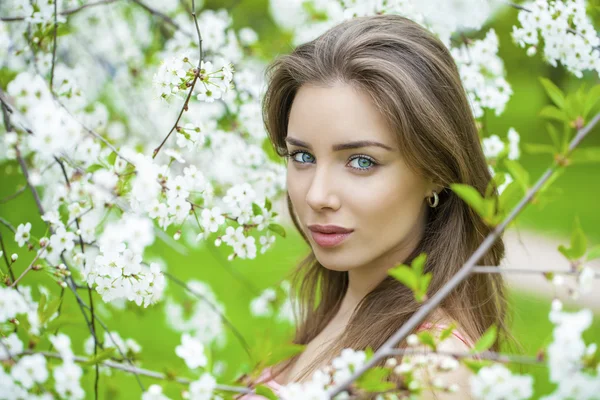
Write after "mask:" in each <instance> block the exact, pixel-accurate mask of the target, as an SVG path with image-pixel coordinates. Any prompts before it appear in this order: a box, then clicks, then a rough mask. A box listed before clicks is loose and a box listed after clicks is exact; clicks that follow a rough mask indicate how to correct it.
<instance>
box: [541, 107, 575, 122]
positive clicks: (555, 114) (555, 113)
mask: <svg viewBox="0 0 600 400" xmlns="http://www.w3.org/2000/svg"><path fill="white" fill-rule="evenodd" d="M538 115H539V116H540V117H543V118H547V119H554V120H557V121H561V122H568V121H569V117H568V116H567V113H565V112H564V111H562V110H559V109H558V108H556V107H554V106H546V107H544V108H542V109H541V110H540V113H539V114H538Z"/></svg>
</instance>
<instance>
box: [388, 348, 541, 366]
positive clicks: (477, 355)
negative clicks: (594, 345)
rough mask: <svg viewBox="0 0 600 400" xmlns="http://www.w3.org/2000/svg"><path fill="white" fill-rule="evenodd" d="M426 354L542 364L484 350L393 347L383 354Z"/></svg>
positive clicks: (531, 358)
mask: <svg viewBox="0 0 600 400" xmlns="http://www.w3.org/2000/svg"><path fill="white" fill-rule="evenodd" d="M427 354H439V355H441V356H449V357H453V358H455V359H463V358H477V359H482V360H491V361H497V362H500V363H503V364H508V363H516V364H528V365H539V364H544V361H543V360H540V359H539V358H536V357H530V356H521V355H513V354H500V353H496V352H493V351H484V352H481V353H461V352H453V351H444V350H436V351H423V350H421V349H393V350H390V351H389V352H388V353H386V354H385V357H391V356H416V355H427Z"/></svg>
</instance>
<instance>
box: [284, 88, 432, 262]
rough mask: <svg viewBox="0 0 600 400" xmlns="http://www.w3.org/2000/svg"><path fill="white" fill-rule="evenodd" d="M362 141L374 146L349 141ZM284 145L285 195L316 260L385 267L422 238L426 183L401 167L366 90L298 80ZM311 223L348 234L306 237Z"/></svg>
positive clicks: (396, 150) (391, 139)
mask: <svg viewBox="0 0 600 400" xmlns="http://www.w3.org/2000/svg"><path fill="white" fill-rule="evenodd" d="M366 141H368V142H372V143H373V144H371V145H369V144H366V143H362V144H360V143H359V144H357V145H356V147H355V146H354V145H352V144H353V143H356V142H366ZM286 142H287V149H288V152H289V154H290V156H289V158H288V164H287V188H288V193H289V196H290V199H291V201H292V205H293V208H294V211H295V213H296V215H297V217H298V220H299V223H300V226H301V228H302V230H303V231H304V234H305V235H306V236H307V237H308V239H309V241H310V244H311V246H312V249H313V251H314V253H315V256H316V258H317V260H318V261H319V262H320V263H321V265H323V266H324V267H325V268H328V269H332V270H338V271H349V270H354V269H357V268H362V267H366V268H369V269H370V268H377V267H380V268H386V269H387V268H389V267H392V266H394V265H396V264H397V263H399V262H402V261H403V260H404V259H405V258H406V256H408V255H409V254H410V252H411V251H412V250H413V249H414V247H415V246H416V245H417V244H418V242H419V240H420V237H421V235H422V232H423V228H424V224H425V216H426V207H427V204H426V198H427V197H428V196H430V195H431V193H432V192H431V191H432V189H433V186H432V185H431V183H430V182H429V181H427V180H426V179H425V178H423V177H421V176H419V175H417V174H416V173H415V172H413V171H412V170H411V169H409V168H408V166H407V165H406V163H405V161H404V160H403V158H402V155H401V151H400V149H399V148H398V145H397V143H396V140H395V134H394V133H393V132H391V131H390V129H389V128H388V127H387V125H386V123H385V120H384V118H383V116H382V115H381V114H380V113H379V112H378V110H377V109H376V107H375V105H374V104H373V103H372V101H371V99H370V97H369V96H368V95H367V94H366V93H363V92H359V91H358V90H356V89H354V88H352V87H351V86H349V85H345V84H341V83H340V84H336V85H335V86H332V87H317V86H310V85H303V86H302V87H301V88H300V89H299V91H298V93H297V94H296V97H295V99H294V102H293V104H292V109H291V113H290V119H289V125H288V134H287V138H286ZM375 143H377V144H375ZM341 145H344V147H343V148H340V147H341ZM313 224H319V225H337V226H339V227H342V228H346V229H350V230H352V232H351V233H349V234H348V235H341V236H340V235H339V234H338V235H335V234H320V235H319V234H316V235H314V236H313V233H312V231H311V230H310V229H309V226H310V225H313ZM336 236H337V237H336ZM340 238H343V240H342V241H341V242H339V243H336V239H340Z"/></svg>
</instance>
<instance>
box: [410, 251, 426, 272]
mask: <svg viewBox="0 0 600 400" xmlns="http://www.w3.org/2000/svg"><path fill="white" fill-rule="evenodd" d="M425 261H427V254H425V253H421V254H419V255H418V256H416V257H415V258H414V260H413V261H412V262H411V263H410V265H411V267H412V269H413V270H415V272H416V273H417V275H421V274H422V273H423V267H424V266H425Z"/></svg>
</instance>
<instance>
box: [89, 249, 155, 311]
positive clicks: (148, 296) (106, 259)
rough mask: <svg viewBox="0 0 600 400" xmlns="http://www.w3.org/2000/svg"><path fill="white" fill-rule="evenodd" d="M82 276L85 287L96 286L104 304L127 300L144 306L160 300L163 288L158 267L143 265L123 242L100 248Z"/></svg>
mask: <svg viewBox="0 0 600 400" xmlns="http://www.w3.org/2000/svg"><path fill="white" fill-rule="evenodd" d="M83 277H84V279H85V280H86V282H87V283H88V285H90V286H93V285H94V284H95V285H96V286H95V288H96V291H97V292H98V293H99V294H100V295H101V296H102V300H104V301H106V302H110V301H113V300H116V299H120V298H126V299H127V300H129V301H134V302H135V303H136V304H137V305H138V306H139V305H141V304H142V303H143V304H144V307H147V306H148V305H150V304H153V303H155V302H157V301H158V300H159V299H161V297H162V294H163V291H164V288H165V277H164V275H163V274H162V272H161V268H160V265H159V264H158V263H151V264H150V265H149V266H145V265H143V264H142V257H141V256H140V255H139V254H137V253H135V252H134V251H132V250H131V249H128V248H127V247H126V246H125V244H124V243H121V244H120V245H118V246H117V247H112V248H105V247H101V248H100V254H99V255H98V256H97V257H96V259H95V260H94V263H93V264H92V265H90V266H89V268H86V269H85V270H84V272H83Z"/></svg>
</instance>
